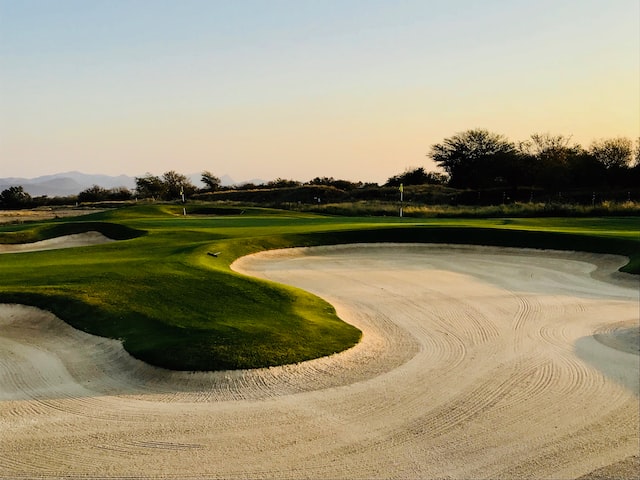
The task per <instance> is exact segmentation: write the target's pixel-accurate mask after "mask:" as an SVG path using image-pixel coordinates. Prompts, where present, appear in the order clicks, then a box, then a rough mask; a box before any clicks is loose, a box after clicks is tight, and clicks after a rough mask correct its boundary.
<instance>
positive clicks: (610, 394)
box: [0, 245, 640, 479]
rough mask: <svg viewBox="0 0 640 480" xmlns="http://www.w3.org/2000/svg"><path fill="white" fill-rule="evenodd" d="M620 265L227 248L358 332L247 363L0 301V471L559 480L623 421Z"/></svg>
mask: <svg viewBox="0 0 640 480" xmlns="http://www.w3.org/2000/svg"><path fill="white" fill-rule="evenodd" d="M621 263H623V260H622V259H620V258H619V257H612V256H595V255H588V254H571V253H557V252H538V251H532V250H518V249H495V248H483V247H453V246H434V245H403V246H400V245H358V246H340V247H319V248H312V249H290V250H282V251H277V252H266V253H262V254H258V255H254V256H251V257H246V258H243V259H241V260H239V261H238V262H236V264H235V265H234V268H235V269H237V270H240V271H243V272H246V273H250V274H252V275H257V276H261V277H264V278H269V279H272V280H275V281H279V282H283V283H287V284H290V285H296V286H299V287H301V288H304V289H306V290H309V291H312V292H314V293H316V294H318V295H320V296H322V297H323V298H326V299H327V300H328V301H330V302H331V303H332V304H334V305H335V306H336V308H337V310H338V313H339V315H340V316H341V317H342V318H343V319H345V320H346V321H348V322H350V323H353V324H355V325H357V326H358V327H359V328H361V329H362V330H363V332H364V337H363V341H362V342H361V343H360V344H359V345H357V346H356V347H354V348H352V349H350V350H349V351H347V352H343V353H341V354H337V355H334V356H331V357H328V358H323V359H318V360H314V361H311V362H305V363H302V364H299V365H290V366H285V367H277V368H269V369H260V370H251V371H236V372H213V373H185V372H168V371H166V370H162V369H158V368H154V367H150V366H148V365H146V364H144V363H142V362H139V361H137V360H134V359H132V358H131V357H130V356H128V355H127V354H126V352H124V350H123V349H122V346H121V345H120V343H119V342H118V341H115V340H108V339H103V338H98V337H94V336H91V335H88V334H85V333H82V332H79V331H77V330H74V329H72V328H71V327H69V326H68V325H66V324H65V323H64V322H62V321H60V320H59V319H57V318H56V317H54V316H53V315H51V314H49V313H47V312H42V311H41V310H37V309H34V308H31V307H23V306H16V305H4V306H0V477H2V476H8V477H12V476H13V477H18V476H24V475H28V476H32V477H75V476H92V477H96V476H99V477H166V478H188V477H192V478H193V477H197V478H298V477H301V478H461V479H462V478H464V479H467V478H554V479H560V478H576V477H579V476H581V475H584V474H586V473H588V472H591V471H593V470H596V469H600V468H602V467H606V466H611V465H614V464H618V463H619V462H621V461H624V460H625V459H628V458H629V457H630V456H632V455H634V454H637V453H638V452H637V449H638V441H639V434H638V430H639V426H640V418H639V412H638V401H639V397H638V388H639V385H638V377H639V374H640V356H638V355H637V354H635V353H634V352H632V351H630V350H629V348H631V349H632V348H633V341H634V340H633V338H632V337H633V335H634V332H635V330H634V329H637V328H638V288H637V282H636V280H623V279H620V278H618V277H617V276H616V278H615V279H612V278H609V277H610V273H611V272H612V271H614V270H615V268H617V266H619V265H620V264H621ZM598 336H599V338H596V337H598ZM603 339H604V340H603ZM606 339H613V340H612V341H607V340H606ZM621 345H622V346H624V348H618V347H620V346H621ZM629 345H631V347H629ZM627 463H628V462H627ZM636 465H637V462H636ZM632 470H633V469H632ZM632 473H633V471H632Z"/></svg>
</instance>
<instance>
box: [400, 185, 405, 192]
mask: <svg viewBox="0 0 640 480" xmlns="http://www.w3.org/2000/svg"><path fill="white" fill-rule="evenodd" d="M399 190H400V193H402V192H404V187H403V186H402V184H400V188H399Z"/></svg>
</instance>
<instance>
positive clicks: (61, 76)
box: [0, 0, 640, 182]
mask: <svg viewBox="0 0 640 480" xmlns="http://www.w3.org/2000/svg"><path fill="white" fill-rule="evenodd" d="M476 127H481V128H487V129H489V130H492V131H495V132H497V133H502V134H504V135H506V136H508V137H509V138H511V139H512V140H523V139H525V138H527V137H528V136H529V135H530V134H532V133H538V132H550V133H555V134H564V135H572V136H573V139H574V140H575V141H577V142H579V143H581V144H583V145H584V146H588V144H589V143H590V142H591V141H592V140H595V139H598V138H601V137H607V138H608V137H615V136H628V137H631V138H636V137H637V136H638V135H639V133H640V2H638V0H574V1H568V0H555V1H551V0H541V1H521V0H491V1H488V0H487V1H480V0H478V1H470V0H458V1H456V0H442V1H432V0H404V1H403V0H385V1H383V0H323V1H320V0H315V1H314V0H262V1H258V0H233V1H217V0H206V1H204V0H173V1H168V0H126V1H125V0H81V1H69V0H55V1H53V0H51V1H49V0H38V1H36V0H0V177H7V176H23V177H34V176H38V175H43V174H49V173H56V172H61V171H66V170H79V171H83V172H86V173H106V174H113V175H117V174H121V173H124V174H128V175H141V174H143V173H145V172H151V173H155V174H161V173H163V172H165V171H167V170H177V171H179V172H182V173H185V174H188V173H197V172H201V171H202V170H210V171H212V172H214V173H216V174H218V175H224V174H228V175H230V176H231V177H233V178H234V179H236V180H237V181H243V180H249V179H252V178H256V177H257V178H262V179H265V180H270V179H273V178H276V177H284V178H293V179H296V180H302V181H306V180H309V179H311V178H313V177H315V176H333V177H336V178H346V179H350V180H363V181H376V182H384V181H385V180H386V179H387V178H388V177H390V176H392V175H394V174H396V173H399V172H401V171H403V170H404V169H405V168H406V167H413V166H424V167H426V168H427V169H428V170H430V169H433V168H434V166H433V164H432V163H431V162H430V161H429V160H428V159H427V157H426V153H427V152H428V151H429V147H430V145H432V144H433V143H436V142H440V141H442V140H443V139H444V138H445V137H447V136H451V135H453V134H455V133H457V132H460V131H464V130H467V129H470V128H476Z"/></svg>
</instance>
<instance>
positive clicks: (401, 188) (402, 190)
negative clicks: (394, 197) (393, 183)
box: [400, 184, 404, 218]
mask: <svg viewBox="0 0 640 480" xmlns="http://www.w3.org/2000/svg"><path fill="white" fill-rule="evenodd" d="M403 194H404V187H403V186H402V184H400V218H402V199H403Z"/></svg>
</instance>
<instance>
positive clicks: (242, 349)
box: [0, 205, 640, 370]
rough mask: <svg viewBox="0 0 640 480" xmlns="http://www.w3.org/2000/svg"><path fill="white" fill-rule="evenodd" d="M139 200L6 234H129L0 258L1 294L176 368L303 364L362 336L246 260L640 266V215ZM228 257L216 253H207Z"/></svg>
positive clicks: (8, 229)
mask: <svg viewBox="0 0 640 480" xmlns="http://www.w3.org/2000/svg"><path fill="white" fill-rule="evenodd" d="M182 213H183V211H182V206H181V205H140V206H133V207H126V208H121V209H118V210H113V211H109V212H103V213H98V214H94V215H88V216H83V217H81V218H76V219H66V220H61V221H57V222H42V223H37V224H36V223H34V224H23V225H19V226H16V225H12V226H4V227H2V228H0V242H3V243H16V242H26V241H36V240H42V239H44V238H51V237H56V236H60V235H65V234H72V233H79V232H87V231H99V232H102V233H104V234H105V235H107V236H109V237H110V238H115V239H118V240H120V241H118V242H112V243H109V244H105V245H100V246H92V247H82V248H73V249H69V250H58V251H43V252H32V253H19V254H8V255H2V256H1V257H0V302H4V303H21V304H27V305H34V306H38V307H41V308H44V309H46V310H50V311H52V312H53V313H55V314H56V315H57V316H59V317H60V318H62V319H64V320H65V321H66V322H68V323H70V324H71V325H73V326H74V327H77V328H79V329H81V330H84V331H87V332H89V333H94V334H97V335H101V336H105V337H110V338H117V339H122V340H123V341H124V347H125V348H126V349H127V350H128V351H129V352H130V353H131V354H132V355H134V356H135V357H137V358H140V359H143V360H145V361H147V362H149V363H151V364H154V365H159V366H163V367H167V368H172V369H178V370H221V369H238V368H253V367H263V366H270V365H280V364H286V363H295V362H299V361H303V360H307V359H311V358H317V357H320V356H324V355H329V354H331V353H334V352H339V351H342V350H345V349H347V348H349V347H351V346H353V345H354V344H356V343H357V342H358V341H359V339H360V331H359V330H358V329H357V328H355V327H353V326H351V325H348V324H346V323H344V322H342V321H341V320H340V319H339V318H338V317H337V316H336V314H335V311H334V309H333V307H332V306H331V305H329V304H328V303H326V302H325V301H323V300H321V299H319V298H318V297H316V296H314V295H311V294H309V293H306V292H304V291H302V290H299V289H296V288H293V287H288V286H283V285H280V284H275V283H271V282H268V281H264V280H258V279H253V278H249V277H245V276H242V275H240V274H238V273H235V272H233V271H231V270H230V268H229V265H230V264H231V263H232V262H233V261H234V260H235V259H237V258H239V257H240V256H243V255H246V254H250V253H254V252H257V251H261V250H266V249H273V248H284V247H290V246H310V245H321V244H336V243H367V242H382V241H384V242H389V241H392V242H437V243H470V244H487V245H508V246H522V247H533V248H547V249H549V248H555V249H568V250H583V251H592V252H600V253H603V252H604V253H616V254H622V255H626V256H628V257H630V258H631V262H630V263H629V264H628V265H627V267H626V269H627V270H628V271H632V272H636V273H637V272H638V271H640V255H639V253H640V227H639V226H638V225H640V222H639V219H638V218H591V219H589V218H581V219H563V218H544V219H487V220H481V219H474V220H465V219H455V220H453V219H452V220H448V219H430V220H425V219H410V218H403V219H399V218H390V217H379V218H373V217H370V218H345V217H327V216H318V215H311V214H297V213H291V212H285V211H276V210H267V209H255V208H248V209H245V210H241V209H238V208H236V207H234V208H229V209H224V208H221V207H214V206H206V205H190V206H189V207H188V210H187V213H188V214H187V216H184V215H182ZM217 252H220V253H219V255H218V256H212V255H209V253H217Z"/></svg>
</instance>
